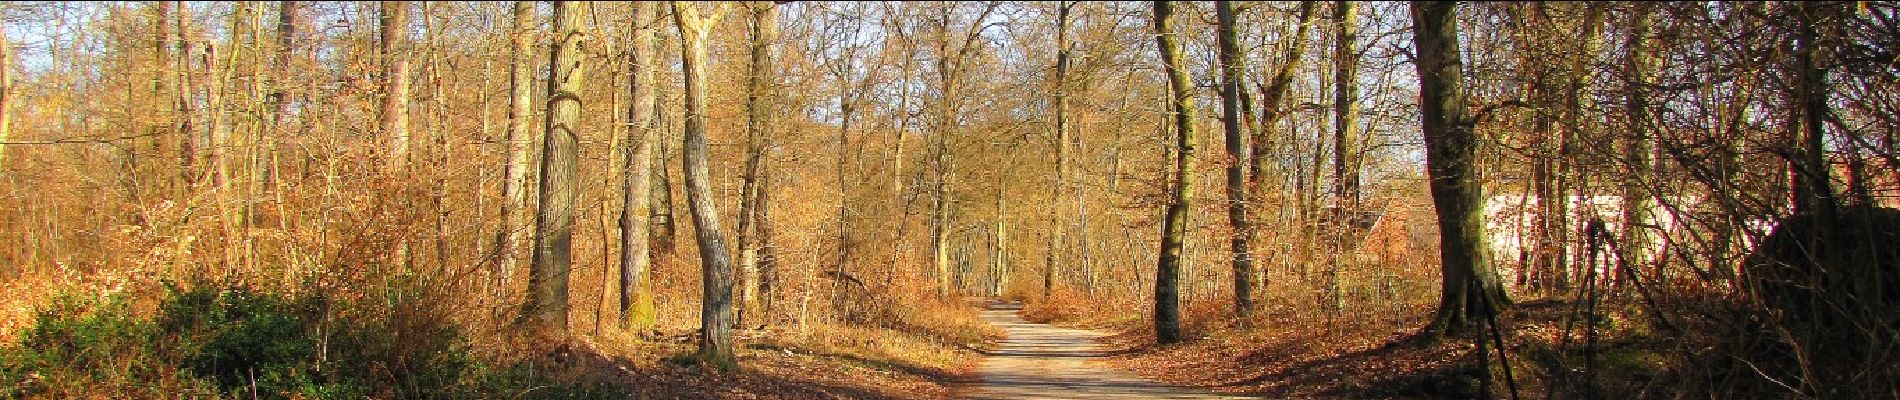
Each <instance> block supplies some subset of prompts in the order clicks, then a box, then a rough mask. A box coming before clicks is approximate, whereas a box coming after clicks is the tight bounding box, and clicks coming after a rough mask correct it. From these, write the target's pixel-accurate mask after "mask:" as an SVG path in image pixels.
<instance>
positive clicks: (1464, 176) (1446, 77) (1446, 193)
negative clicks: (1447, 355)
mask: <svg viewBox="0 0 1900 400" xmlns="http://www.w3.org/2000/svg"><path fill="white" fill-rule="evenodd" d="M1411 9H1412V10H1411V11H1412V21H1413V22H1412V26H1413V28H1412V29H1413V34H1414V36H1415V38H1416V39H1415V40H1416V44H1415V45H1416V46H1417V48H1416V51H1417V52H1416V53H1415V54H1417V55H1418V62H1417V67H1418V76H1419V108H1420V109H1421V111H1422V113H1421V120H1422V121H1421V124H1422V125H1423V126H1422V130H1423V131H1424V133H1425V164H1426V170H1427V172H1428V173H1429V176H1430V177H1431V183H1430V186H1431V192H1432V204H1433V205H1434V206H1435V207H1436V208H1437V212H1438V232H1439V237H1440V238H1441V239H1440V243H1439V257H1440V258H1441V261H1440V262H1441V263H1442V265H1441V267H1440V268H1441V269H1442V271H1443V279H1444V281H1443V285H1442V287H1443V291H1442V293H1441V295H1440V298H1439V303H1438V313H1437V315H1436V316H1435V317H1433V318H1432V322H1431V325H1430V326H1428V327H1426V330H1425V332H1426V335H1427V337H1428V338H1432V339H1434V340H1435V339H1437V338H1439V337H1442V336H1443V335H1445V334H1448V333H1455V332H1458V331H1459V330H1461V329H1463V328H1464V327H1465V326H1466V325H1467V324H1469V322H1470V321H1472V320H1473V319H1474V318H1482V317H1483V315H1482V314H1477V313H1475V312H1473V311H1475V310H1476V309H1477V307H1476V305H1478V304H1480V302H1481V301H1489V303H1490V304H1491V305H1492V306H1496V307H1502V306H1503V305H1504V302H1505V300H1506V298H1505V296H1504V290H1503V288H1502V287H1500V286H1498V282H1497V277H1496V276H1495V275H1496V273H1495V272H1493V271H1492V269H1491V257H1490V254H1489V248H1490V247H1488V243H1487V242H1486V235H1485V232H1484V208H1483V206H1484V191H1483V187H1482V186H1481V183H1480V182H1479V181H1478V179H1477V178H1478V177H1477V167H1476V162H1477V159H1476V153H1477V149H1478V137H1477V135H1476V134H1475V133H1473V132H1472V130H1471V129H1472V128H1471V122H1472V121H1471V118H1470V117H1469V116H1468V114H1467V108H1466V107H1467V104H1468V103H1467V101H1468V99H1467V95H1466V94H1465V89H1464V75H1462V74H1463V68H1464V61H1463V60H1462V57H1461V56H1460V54H1459V49H1458V47H1459V45H1458V19H1457V15H1456V12H1455V11H1454V9H1455V3H1454V2H1449V1H1414V2H1412V7H1411ZM1481 296H1482V297H1483V298H1481Z"/></svg>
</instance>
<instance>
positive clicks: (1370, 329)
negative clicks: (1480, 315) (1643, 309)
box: [1101, 300, 1670, 399]
mask: <svg viewBox="0 0 1900 400" xmlns="http://www.w3.org/2000/svg"><path fill="white" fill-rule="evenodd" d="M1571 309H1573V307H1572V306H1571V305H1570V304H1567V303H1563V302H1559V301H1548V300H1546V301H1534V302H1530V303H1525V304H1521V305H1519V306H1518V307H1516V308H1514V309H1513V310H1511V311H1510V312H1507V313H1506V314H1505V315H1500V316H1499V319H1500V320H1502V321H1503V324H1504V325H1506V329H1505V332H1507V333H1506V335H1505V338H1504V341H1505V343H1506V345H1507V347H1508V348H1509V349H1510V354H1509V355H1510V359H1511V362H1512V364H1515V365H1513V367H1515V368H1514V370H1513V374H1512V375H1514V376H1515V378H1516V382H1515V384H1516V385H1518V390H1519V394H1520V395H1523V396H1528V397H1531V398H1541V397H1543V396H1544V395H1546V394H1548V393H1549V392H1548V390H1550V386H1551V385H1552V384H1553V382H1551V376H1552V375H1551V373H1552V372H1553V371H1555V370H1557V369H1563V370H1571V371H1574V370H1575V368H1578V366H1579V365H1581V364H1582V363H1581V361H1580V360H1579V359H1576V356H1575V355H1574V353H1575V352H1574V348H1575V346H1576V344H1574V343H1573V342H1571V341H1563V340H1559V339H1557V338H1558V337H1561V336H1566V335H1572V336H1573V337H1574V335H1580V334H1581V333H1580V331H1581V327H1580V326H1578V325H1577V324H1569V323H1567V321H1566V320H1565V318H1564V314H1565V312H1566V311H1568V310H1571ZM1605 309H1606V310H1605V311H1604V315H1605V316H1604V317H1603V318H1604V319H1603V321H1604V322H1601V324H1602V325H1604V326H1605V327H1604V329H1603V332H1602V335H1603V339H1602V340H1603V343H1604V345H1603V349H1602V350H1600V351H1601V353H1602V355H1601V356H1600V357H1601V360H1599V362H1601V363H1602V365H1604V367H1603V368H1602V369H1603V371H1604V372H1603V373H1602V374H1601V380H1602V382H1604V385H1603V386H1604V387H1607V388H1609V389H1606V390H1609V392H1610V393H1622V394H1625V395H1632V396H1634V395H1637V394H1641V393H1648V392H1650V391H1653V390H1656V389H1657V388H1656V387H1655V386H1654V385H1655V384H1656V383H1657V381H1656V380H1655V379H1654V378H1655V377H1657V376H1660V375H1662V374H1664V373H1665V371H1662V370H1660V368H1662V363H1660V362H1659V361H1658V360H1657V359H1656V357H1658V355H1659V354H1662V353H1663V352H1664V351H1665V350H1666V349H1667V348H1668V347H1669V343H1670V341H1669V340H1666V339H1664V338H1662V337H1660V336H1655V335H1652V332H1649V331H1648V330H1647V329H1646V328H1644V327H1643V325H1644V324H1641V323H1638V322H1636V321H1637V320H1639V319H1641V318H1642V317H1640V316H1639V314H1640V312H1639V311H1636V310H1635V309H1634V308H1633V307H1630V306H1627V305H1618V306H1605ZM1427 316H1429V314H1427V313H1420V314H1419V315H1417V317H1419V318H1401V319H1399V320H1397V321H1393V322H1384V323H1381V322H1372V321H1373V320H1376V319H1377V318H1374V317H1371V316H1367V315H1350V314H1348V315H1344V316H1341V317H1338V318H1336V319H1334V320H1330V321H1328V320H1320V321H1315V320H1314V319H1313V318H1312V317H1311V316H1310V315H1308V316H1295V315H1284V314H1282V315H1273V314H1269V315H1265V316H1262V317H1261V318H1258V319H1256V320H1254V326H1253V327H1236V326H1225V327H1218V328H1211V329H1207V330H1206V331H1204V332H1202V333H1200V334H1198V335H1196V336H1195V337H1193V338H1192V339H1194V340H1190V341H1189V342H1186V343H1181V344H1175V345H1165V346H1157V345H1155V344H1154V338H1153V332H1152V330H1151V329H1142V328H1136V329H1126V330H1123V331H1122V333H1120V334H1117V335H1114V336H1109V337H1104V338H1102V339H1101V340H1102V341H1103V342H1104V343H1105V347H1106V348H1107V349H1110V351H1112V352H1114V353H1115V354H1116V355H1115V356H1114V357H1112V358H1111V359H1110V360H1108V364H1110V365H1113V366H1115V367H1117V368H1120V369H1122V370H1127V371H1134V372H1135V373H1138V374H1140V375H1141V376H1143V377H1146V378H1150V379H1154V380H1157V381H1161V382H1166V383H1168V384H1172V385H1180V386H1187V387H1194V388H1202V389H1204V390H1209V391H1213V392H1219V393H1230V394H1245V395H1251V396H1263V397H1266V398H1339V399H1352V398H1418V399H1436V398H1471V397H1480V396H1479V394H1478V393H1479V388H1480V387H1481V382H1480V381H1479V380H1478V378H1477V376H1478V373H1477V371H1479V368H1478V366H1477V365H1478V363H1477V360H1476V355H1477V354H1478V353H1477V346H1476V345H1475V344H1474V343H1473V339H1474V338H1473V337H1472V336H1470V335H1460V336H1452V337H1447V338H1445V339H1444V340H1441V341H1438V342H1435V343H1426V342H1423V341H1420V340H1417V339H1418V338H1416V337H1415V335H1416V333H1417V331H1418V327H1419V326H1422V322H1423V321H1422V319H1421V318H1423V317H1427ZM1406 321H1416V322H1406ZM1395 322H1396V323H1395ZM1566 348H1570V349H1572V350H1573V351H1571V352H1570V353H1557V352H1553V350H1556V351H1561V350H1562V349H1566ZM1490 354H1495V353H1490ZM1493 361H1495V360H1493ZM1491 364H1493V365H1491V368H1493V370H1494V371H1497V372H1494V379H1496V380H1498V382H1495V383H1493V385H1494V386H1492V389H1491V390H1492V391H1493V392H1492V393H1493V395H1495V396H1506V395H1507V394H1506V393H1505V391H1506V390H1508V389H1507V386H1506V385H1505V382H1503V373H1502V371H1501V370H1500V368H1499V366H1498V365H1496V364H1497V363H1496V362H1492V363H1491ZM1558 366H1562V367H1558ZM1568 374H1570V373H1561V374H1560V375H1558V377H1559V378H1560V379H1562V378H1565V375H1568ZM1580 379H1581V378H1575V377H1571V378H1570V379H1568V380H1567V382H1568V383H1564V384H1558V385H1559V386H1561V387H1564V388H1566V389H1565V390H1566V391H1574V390H1577V389H1576V388H1575V387H1573V386H1574V385H1576V384H1577V382H1574V381H1576V380H1580ZM1612 397H1617V396H1612Z"/></svg>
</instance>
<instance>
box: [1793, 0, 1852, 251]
mask: <svg viewBox="0 0 1900 400" xmlns="http://www.w3.org/2000/svg"><path fill="white" fill-rule="evenodd" d="M1827 7H1832V6H1830V5H1822V4H1810V3H1795V5H1794V12H1795V13H1796V14H1797V15H1795V16H1794V17H1795V22H1796V25H1797V26H1798V27H1799V29H1798V31H1797V32H1796V34H1795V42H1794V51H1795V62H1794V65H1793V67H1794V71H1792V72H1794V73H1793V74H1791V75H1793V76H1795V77H1796V78H1795V84H1794V85H1792V88H1793V89H1794V90H1795V93H1794V94H1793V96H1792V97H1793V98H1794V100H1795V102H1794V103H1795V104H1794V106H1795V107H1796V109H1795V110H1794V111H1795V112H1793V113H1790V114H1789V115H1791V116H1797V117H1798V118H1799V121H1798V122H1799V124H1798V126H1794V127H1793V129H1794V130H1795V132H1794V135H1793V136H1794V139H1795V140H1794V142H1795V143H1794V149H1793V150H1794V151H1792V152H1791V153H1793V154H1794V160H1793V164H1794V166H1793V168H1791V170H1793V171H1794V173H1792V174H1789V176H1790V177H1791V182H1790V186H1792V187H1793V188H1794V190H1793V192H1794V201H1793V203H1794V204H1793V207H1792V208H1793V209H1794V213H1796V214H1805V213H1815V214H1820V215H1821V217H1822V219H1821V220H1822V221H1828V220H1831V218H1832V217H1833V216H1834V214H1835V208H1836V207H1837V206H1838V205H1839V204H1840V203H1839V201H1838V199H1837V198H1836V194H1835V193H1834V187H1833V183H1832V182H1830V180H1831V179H1829V177H1830V176H1831V174H1830V173H1829V172H1828V166H1827V147H1826V144H1825V136H1826V134H1827V132H1826V131H1825V130H1824V128H1823V122H1824V121H1825V120H1826V115H1827V114H1828V105H1827V98H1828V88H1827V69H1826V68H1825V67H1823V66H1821V65H1820V62H1821V58H1822V55H1821V54H1819V53H1820V52H1821V50H1820V49H1819V47H1820V46H1821V44H1819V43H1817V42H1820V41H1821V40H1822V39H1821V37H1820V36H1821V33H1820V32H1819V31H1820V29H1818V28H1819V26H1820V25H1821V24H1824V23H1826V21H1828V19H1829V18H1830V16H1829V15H1827V14H1828V13H1827V12H1826V11H1828V9H1827ZM1822 230H1823V231H1824V230H1825V229H1822Z"/></svg>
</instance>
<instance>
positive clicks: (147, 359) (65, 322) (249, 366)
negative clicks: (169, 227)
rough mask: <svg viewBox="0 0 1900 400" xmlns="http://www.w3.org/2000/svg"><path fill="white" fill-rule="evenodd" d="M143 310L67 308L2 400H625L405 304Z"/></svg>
mask: <svg viewBox="0 0 1900 400" xmlns="http://www.w3.org/2000/svg"><path fill="white" fill-rule="evenodd" d="M392 290H401V289H400V288H396V289H392ZM313 292H317V293H321V292H320V291H313ZM131 300H132V299H130V298H129V296H127V295H124V294H116V295H110V296H106V297H104V298H97V297H87V296H80V295H74V294H63V295H59V296H57V297H56V300H55V301H54V302H53V303H52V304H51V305H50V306H47V307H44V308H42V309H41V310H40V311H39V312H38V313H37V315H36V316H35V317H34V321H33V323H32V324H31V325H30V326H28V327H27V328H26V329H24V331H23V332H22V333H21V335H20V340H19V343H18V344H17V345H11V346H4V347H0V398H75V397H100V396H106V397H114V398H172V397H190V398H271V399H293V398H294V399H361V398H417V399H460V398H491V397H495V396H504V395H505V397H511V398H514V397H519V398H613V397H617V396H614V394H613V393H612V390H611V388H609V387H606V386H601V385H589V384H574V383H571V382H556V381H553V380H551V378H550V375H549V374H547V373H544V372H542V371H537V370H535V369H534V368H531V367H529V366H528V365H529V364H526V363H512V364H508V363H501V362H496V361H491V360H482V359H480V358H479V357H476V356H473V355H472V354H471V352H470V348H469V344H468V341H467V340H466V338H465V337H464V336H463V334H462V332H461V331H460V330H459V329H457V328H456V327H455V326H454V325H453V324H449V323H446V322H442V320H440V319H433V318H414V317H415V316H414V315H412V314H414V313H409V314H404V313H393V312H387V311H388V309H390V308H397V307H402V306H403V305H402V304H390V303H378V302H365V303H367V304H351V303H350V302H346V301H342V300H338V299H334V298H330V297H325V296H323V295H321V294H310V295H299V296H286V295H280V294H274V293H268V292H261V291H255V290H252V289H249V288H245V287H241V286H218V285H204V286H198V287H193V288H181V287H179V286H177V285H169V284H168V285H167V289H166V290H165V293H164V294H163V295H162V297H161V298H160V299H158V301H157V305H156V307H153V308H152V309H149V310H148V309H141V308H140V307H136V306H134V305H133V304H134V302H133V301H131ZM141 315H150V317H149V318H141V317H140V316H141ZM399 315H404V316H403V317H398V316H399Z"/></svg>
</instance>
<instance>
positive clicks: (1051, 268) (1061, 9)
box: [1042, 1, 1075, 299]
mask: <svg viewBox="0 0 1900 400" xmlns="http://www.w3.org/2000/svg"><path fill="white" fill-rule="evenodd" d="M1059 3H1060V4H1059V5H1057V6H1056V7H1057V9H1056V65H1055V70H1056V73H1055V76H1054V78H1053V81H1054V82H1052V86H1054V87H1052V88H1051V90H1052V91H1053V92H1054V93H1055V106H1056V113H1055V114H1056V115H1055V119H1056V121H1055V122H1056V126H1055V131H1056V132H1055V136H1056V138H1055V147H1056V165H1055V168H1056V169H1055V185H1054V186H1053V187H1051V188H1050V192H1049V210H1050V217H1049V232H1050V233H1049V245H1050V246H1049V254H1047V255H1045V256H1046V257H1048V262H1047V263H1045V265H1044V267H1045V269H1044V270H1043V273H1042V297H1043V298H1045V299H1047V298H1049V294H1050V292H1051V291H1053V290H1054V289H1055V276H1056V269H1057V266H1058V265H1061V264H1062V263H1065V262H1068V261H1069V259H1070V258H1069V257H1067V256H1068V254H1067V253H1068V251H1069V246H1068V245H1069V242H1068V232H1067V229H1066V228H1067V227H1066V226H1065V225H1064V224H1063V218H1062V216H1061V213H1062V212H1061V211H1060V210H1062V207H1057V206H1055V205H1056V204H1060V203H1061V200H1062V197H1063V196H1062V194H1063V192H1064V191H1066V190H1068V187H1067V185H1068V181H1067V180H1066V176H1065V175H1066V174H1067V172H1068V169H1069V88H1068V86H1069V82H1068V79H1069V13H1070V9H1071V8H1073V7H1074V6H1075V3H1072V2H1067V1H1061V2H1059Z"/></svg>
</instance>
